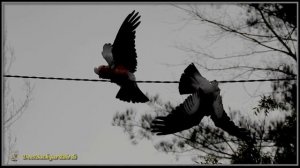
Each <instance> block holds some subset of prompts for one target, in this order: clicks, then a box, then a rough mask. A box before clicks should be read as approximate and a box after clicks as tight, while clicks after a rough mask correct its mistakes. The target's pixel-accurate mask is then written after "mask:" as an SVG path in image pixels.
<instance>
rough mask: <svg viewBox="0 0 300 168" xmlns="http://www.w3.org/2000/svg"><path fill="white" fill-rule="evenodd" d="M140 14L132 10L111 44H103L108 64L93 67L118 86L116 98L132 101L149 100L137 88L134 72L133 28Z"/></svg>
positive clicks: (138, 22) (135, 26)
mask: <svg viewBox="0 0 300 168" xmlns="http://www.w3.org/2000/svg"><path fill="white" fill-rule="evenodd" d="M140 17H141V16H139V13H138V12H137V13H135V11H133V12H132V13H130V14H129V15H128V16H127V17H126V18H125V20H124V21H123V23H122V25H121V27H120V29H119V31H118V33H117V36H116V38H115V40H114V43H113V44H110V43H106V44H104V46H103V51H102V56H103V58H104V59H105V60H106V62H107V63H108V65H100V66H99V67H95V68H94V72H95V73H96V74H97V75H99V77H100V78H104V79H110V80H111V82H113V83H116V84H117V85H119V86H120V90H119V92H118V93H117V95H116V98H118V99H120V100H122V101H126V102H133V103H144V102H147V101H149V99H148V97H146V96H145V95H144V93H143V92H142V91H141V90H140V89H139V87H138V85H137V83H136V78H135V75H134V72H135V71H136V69H137V54H136V50H135V29H136V28H137V27H138V25H139V24H140V23H141V22H140V21H139V19H140Z"/></svg>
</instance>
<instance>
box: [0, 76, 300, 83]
mask: <svg viewBox="0 0 300 168" xmlns="http://www.w3.org/2000/svg"><path fill="white" fill-rule="evenodd" d="M4 77H11V78H33V79H49V80H72V81H90V82H111V81H110V80H107V79H79V78H57V77H42V76H21V75H4ZM282 80H297V79H296V78H281V79H255V80H228V81H218V82H219V83H237V82H266V81H282ZM136 82H137V83H179V81H136Z"/></svg>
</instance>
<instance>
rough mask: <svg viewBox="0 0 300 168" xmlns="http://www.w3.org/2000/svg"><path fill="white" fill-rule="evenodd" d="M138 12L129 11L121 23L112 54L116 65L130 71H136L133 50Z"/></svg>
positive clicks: (135, 56)
mask: <svg viewBox="0 0 300 168" xmlns="http://www.w3.org/2000/svg"><path fill="white" fill-rule="evenodd" d="M138 14H139V13H138V12H137V13H135V11H133V12H132V13H130V14H129V15H128V16H127V17H126V18H125V20H124V22H123V23H122V25H121V27H120V29H119V31H118V34H117V36H116V38H115V41H114V44H113V48H112V54H113V58H114V63H115V65H116V66H118V65H121V66H124V67H125V68H126V69H128V70H129V71H130V72H132V73H133V72H135V71H136V66H137V60H136V58H137V54H136V50H135V29H136V28H137V26H138V25H139V24H140V23H141V22H140V21H139V19H140V17H141V16H138Z"/></svg>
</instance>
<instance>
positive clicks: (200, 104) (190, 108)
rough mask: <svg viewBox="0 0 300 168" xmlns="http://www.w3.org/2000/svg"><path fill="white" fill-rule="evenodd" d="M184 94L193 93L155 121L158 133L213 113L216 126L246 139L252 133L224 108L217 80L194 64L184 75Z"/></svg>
mask: <svg viewBox="0 0 300 168" xmlns="http://www.w3.org/2000/svg"><path fill="white" fill-rule="evenodd" d="M179 93H180V94H191V95H189V96H188V97H187V98H186V99H185V100H184V102H183V103H181V104H180V105H178V106H177V107H176V108H175V109H173V110H172V111H171V112H170V113H169V114H168V115H167V116H158V117H156V118H155V119H154V120H153V121H152V123H151V131H152V132H153V133H156V134H157V135H167V134H173V133H176V132H180V131H183V130H186V129H189V128H192V127H193V126H196V125H198V124H199V123H200V122H201V120H202V118H203V117H204V116H210V117H211V119H212V120H213V122H214V123H215V126H217V127H219V128H221V129H223V130H224V131H227V132H228V133H229V134H231V135H233V136H236V137H238V138H240V139H243V140H245V141H248V140H250V132H249V131H248V130H246V129H244V128H239V127H238V126H236V125H235V124H234V122H233V121H231V120H230V118H229V117H228V115H227V114H226V112H225V111H224V109H223V104H222V97H221V95H220V88H219V87H218V82H217V81H212V82H209V81H208V80H207V79H205V78H204V77H203V76H202V75H201V74H200V73H199V71H198V70H197V68H196V67H195V65H194V64H190V65H189V66H188V67H187V68H186V69H185V70H184V73H183V74H182V75H181V77H180V82H179Z"/></svg>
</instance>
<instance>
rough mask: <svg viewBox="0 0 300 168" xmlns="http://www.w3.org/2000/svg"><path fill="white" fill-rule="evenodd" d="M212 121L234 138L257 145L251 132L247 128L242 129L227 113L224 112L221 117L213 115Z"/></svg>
mask: <svg viewBox="0 0 300 168" xmlns="http://www.w3.org/2000/svg"><path fill="white" fill-rule="evenodd" d="M211 119H212V120H213V122H214V123H215V126H217V127H219V128H221V129H223V130H224V131H226V132H228V133H229V134H230V135H232V136H236V137H237V138H240V139H242V140H244V141H247V142H251V143H253V142H254V143H255V139H253V138H252V137H251V132H250V131H249V130H247V129H245V128H240V127H238V126H237V125H235V123H234V122H233V121H232V120H231V119H230V118H229V116H228V115H227V114H226V112H225V111H223V113H222V115H221V117H218V116H217V115H215V114H212V115H211Z"/></svg>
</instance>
